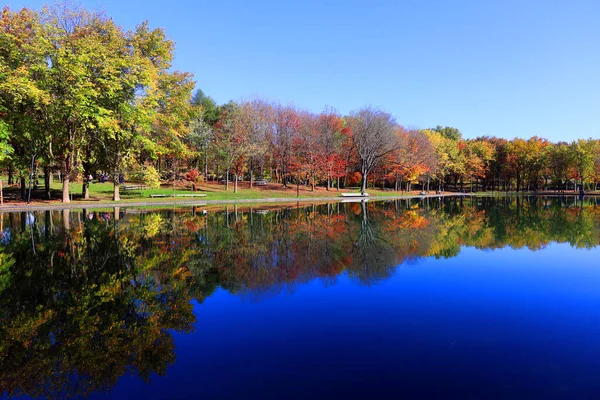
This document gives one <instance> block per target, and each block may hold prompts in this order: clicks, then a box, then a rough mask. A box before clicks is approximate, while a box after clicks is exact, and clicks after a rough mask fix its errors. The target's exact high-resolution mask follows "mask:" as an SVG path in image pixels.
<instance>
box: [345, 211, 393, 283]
mask: <svg viewBox="0 0 600 400" xmlns="http://www.w3.org/2000/svg"><path fill="white" fill-rule="evenodd" d="M360 204H361V210H362V212H361V215H362V217H361V220H360V228H359V230H358V237H357V239H356V242H355V245H354V248H353V250H352V264H350V265H349V266H348V274H349V275H350V276H353V277H356V278H358V279H359V280H360V281H361V282H364V283H367V284H369V283H373V282H377V281H378V280H381V279H385V278H388V277H389V276H390V275H391V274H392V273H393V270H394V267H395V266H396V252H395V251H394V248H393V247H392V246H391V244H390V243H389V242H388V241H387V240H386V239H385V238H384V237H383V235H382V232H381V225H380V224H377V223H376V222H375V221H374V220H372V219H369V212H368V210H367V206H366V203H365V202H364V201H363V202H361V203H360Z"/></svg>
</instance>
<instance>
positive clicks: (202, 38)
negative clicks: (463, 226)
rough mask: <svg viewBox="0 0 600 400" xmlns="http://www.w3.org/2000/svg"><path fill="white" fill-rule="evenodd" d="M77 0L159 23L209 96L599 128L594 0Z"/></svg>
mask: <svg viewBox="0 0 600 400" xmlns="http://www.w3.org/2000/svg"><path fill="white" fill-rule="evenodd" d="M44 3H46V2H45V1H37V0H24V1H21V0H19V1H16V0H8V5H9V7H11V8H21V7H23V6H28V7H31V8H39V7H40V6H41V5H42V4H44ZM81 3H82V4H83V5H85V6H86V7H88V8H96V9H102V10H105V11H106V12H107V14H108V15H109V16H111V17H113V19H114V20H115V21H116V22H117V23H119V24H120V25H122V26H124V27H126V28H133V27H134V26H135V25H136V24H138V23H140V22H142V21H144V20H148V21H150V24H151V26H153V27H162V28H164V29H165V31H166V33H167V35H168V36H169V37H170V38H171V39H173V40H174V41H175V42H176V58H175V62H174V68H176V69H179V70H183V71H189V72H193V73H194V75H195V77H196V81H197V85H198V87H199V88H201V89H203V90H204V91H205V93H206V94H208V95H210V96H212V97H213V98H214V99H215V100H216V101H217V102H219V103H224V102H226V101H228V100H230V99H240V98H243V97H246V98H247V97H251V96H262V97H266V98H269V99H273V100H279V101H281V102H283V103H292V104H294V105H296V106H298V107H302V108H307V109H310V110H312V111H314V112H319V111H321V110H322V109H323V108H324V107H325V106H327V105H328V106H332V107H335V108H336V109H337V110H339V111H340V112H341V113H347V112H349V111H351V110H353V109H356V108H359V107H361V106H363V105H373V106H377V107H381V108H383V109H385V110H387V111H389V112H391V113H392V114H393V115H394V116H395V117H396V119H397V121H398V123H400V124H402V125H405V126H409V127H419V128H426V127H430V126H435V125H450V126H454V127H457V128H459V129H460V130H461V131H462V132H463V134H464V135H465V137H475V136H479V135H495V136H501V137H506V138H513V137H515V136H520V137H530V136H533V135H538V136H544V137H546V138H548V139H551V140H553V141H557V140H572V139H574V138H577V137H583V138H587V137H594V138H599V137H600V118H598V116H599V115H600V99H599V94H600V23H598V17H600V2H599V1H597V0H569V1H567V0H561V1H556V0H545V1H542V0H540V1H537V0H521V1H516V0H489V1H465V0H463V1H459V0H455V1H442V0H437V1H435V0H429V1H426V0H413V1H364V0H363V1H354V0H349V1H338V2H326V1H314V0H307V1H215V0H213V1H193V0H184V1H178V0H173V1H160V2H159V1H149V0H146V1H141V0H119V1H117V0H106V1H98V0H91V1H86V0H84V1H81Z"/></svg>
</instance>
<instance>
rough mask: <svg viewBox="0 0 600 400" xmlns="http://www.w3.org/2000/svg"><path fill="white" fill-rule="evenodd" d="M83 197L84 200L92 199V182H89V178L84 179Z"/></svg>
mask: <svg viewBox="0 0 600 400" xmlns="http://www.w3.org/2000/svg"><path fill="white" fill-rule="evenodd" d="M81 195H82V196H83V199H84V200H89V199H90V182H89V181H88V179H87V178H84V179H83V186H82V188H81Z"/></svg>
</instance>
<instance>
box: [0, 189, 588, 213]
mask: <svg viewBox="0 0 600 400" xmlns="http://www.w3.org/2000/svg"><path fill="white" fill-rule="evenodd" d="M514 196H522V197H534V196H535V197H579V194H576V193H564V194H559V193H537V194H535V193H519V194H516V193H514V192H509V193H508V194H505V193H504V192H502V193H499V192H496V193H494V194H488V193H481V192H473V193H471V192H467V193H459V192H450V193H448V192H446V193H440V194H435V193H433V194H425V195H417V194H411V195H400V196H394V195H391V196H369V197H341V196H324V197H265V198H258V199H257V198H254V199H227V200H201V198H196V199H193V200H192V199H180V200H174V199H173V198H171V199H169V200H158V201H148V200H140V201H127V202H114V201H110V200H109V201H106V200H101V201H94V202H84V201H81V202H79V201H78V202H71V203H66V204H65V203H60V202H58V203H52V204H31V205H15V206H11V205H4V206H0V213H4V212H26V211H46V210H72V209H76V210H77V209H97V208H116V207H119V208H135V207H167V206H190V207H191V206H214V205H220V204H262V203H265V204H273V203H313V202H323V201H330V202H336V203H337V202H339V203H349V202H360V201H363V200H367V201H387V200H411V199H426V198H435V197H514ZM585 196H586V197H588V196H589V197H596V196H600V193H597V192H594V193H589V194H588V193H586V194H585Z"/></svg>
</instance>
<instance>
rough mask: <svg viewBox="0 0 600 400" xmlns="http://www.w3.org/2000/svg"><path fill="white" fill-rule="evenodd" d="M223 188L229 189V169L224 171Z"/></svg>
mask: <svg viewBox="0 0 600 400" xmlns="http://www.w3.org/2000/svg"><path fill="white" fill-rule="evenodd" d="M225 190H226V191H227V190H229V170H227V171H225Z"/></svg>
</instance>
